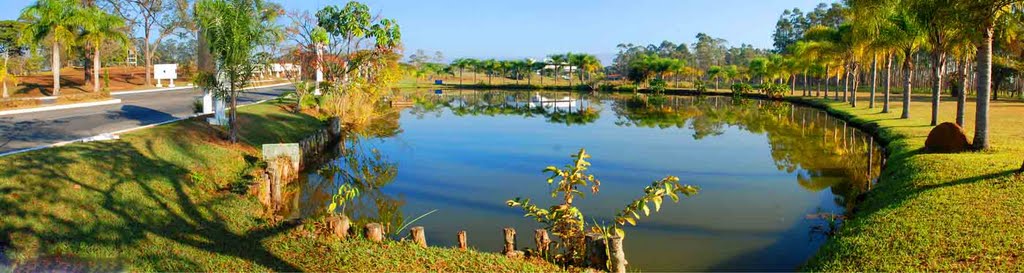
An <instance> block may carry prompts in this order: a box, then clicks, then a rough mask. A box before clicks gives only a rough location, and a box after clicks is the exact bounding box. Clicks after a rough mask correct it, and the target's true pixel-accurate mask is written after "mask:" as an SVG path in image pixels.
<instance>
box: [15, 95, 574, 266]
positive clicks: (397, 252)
mask: <svg viewBox="0 0 1024 273" xmlns="http://www.w3.org/2000/svg"><path fill="white" fill-rule="evenodd" d="M240 118H241V122H242V126H243V127H242V128H243V130H242V140H243V143H239V144H231V143H227V142H225V141H223V140H221V139H222V138H221V137H220V135H221V134H223V132H222V131H220V130H219V129H216V128H213V127H210V126H208V125H206V124H205V123H203V122H201V121H192V120H188V121H182V122H177V123H172V124H168V125H164V126H158V127H155V128H151V129H145V130H140V131H136V132H133V133H130V134H126V135H123V136H122V139H121V140H118V141H110V142H94V143H78V144H72V145H68V146H63V147H57V148H51V149H45V150H40V151H34V152H28V153H23V154H18V155H14V156H9V157H4V158H0V166H3V168H0V216H2V217H0V219H2V220H0V271H2V267H3V264H5V263H13V264H16V265H17V268H16V269H17V270H27V271H51V270H57V269H64V270H67V269H68V268H70V269H72V271H79V270H81V271H245V272H252V271H364V272H366V271H480V270H485V271H492V270H493V271H551V270H554V269H555V268H553V267H552V266H551V265H548V264H545V263H533V262H522V261H511V260H507V259H505V258H503V257H501V256H499V255H497V254H487V253H478V252H472V251H471V252H460V251H457V250H451V249H445V248H433V247H432V248H427V249H416V248H414V247H413V246H410V245H407V244H401V243H388V244H386V245H383V246H378V245H369V243H367V242H365V241H362V240H351V241H346V242H336V241H330V240H327V239H322V238H318V237H311V236H309V235H310V234H309V233H308V232H307V230H309V229H310V227H308V226H294V225H288V224H275V223H271V222H268V221H266V220H264V219H265V218H264V217H261V215H263V211H262V207H261V205H260V204H259V202H258V201H257V200H256V199H255V198H253V197H250V196H245V195H239V194H236V193H232V191H231V190H232V189H237V188H239V187H238V185H240V184H244V182H245V181H246V180H247V177H246V175H247V174H248V173H249V170H250V165H251V164H253V163H252V162H253V158H256V157H258V153H259V151H258V149H256V148H255V147H257V145H260V144H263V143H271V142H293V141H296V140H298V139H300V138H302V137H303V136H305V135H307V134H309V133H310V132H312V131H314V130H316V129H319V128H321V126H322V123H321V122H320V121H318V120H316V119H315V118H312V117H310V116H306V115H299V114H292V113H289V112H287V111H284V109H282V108H281V107H280V106H279V105H275V104H261V105H255V106H250V107H245V108H242V109H241V111H240Z"/></svg>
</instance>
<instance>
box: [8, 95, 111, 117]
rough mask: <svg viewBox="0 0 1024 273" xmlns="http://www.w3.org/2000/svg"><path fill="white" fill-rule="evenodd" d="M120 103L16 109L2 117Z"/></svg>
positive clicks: (108, 103) (107, 102) (105, 102)
mask: <svg viewBox="0 0 1024 273" xmlns="http://www.w3.org/2000/svg"><path fill="white" fill-rule="evenodd" d="M120 103H121V99H112V100H105V101H96V102H85V103H75V104H64V105H54V106H45V107H35V108H26V109H15V110H7V111H0V116H9V115H17V114H26V113H35V112H45V111H54V110H66V109H74V108H83V107H93V106H102V105H111V104H120Z"/></svg>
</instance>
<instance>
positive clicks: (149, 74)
mask: <svg viewBox="0 0 1024 273" xmlns="http://www.w3.org/2000/svg"><path fill="white" fill-rule="evenodd" d="M146 21H147V23H145V24H144V26H149V23H148V21H149V19H148V18H147V19H146ZM145 34H146V35H145V36H146V40H145V41H143V42H142V43H143V44H145V47H144V48H145V50H146V52H145V55H146V56H145V58H146V86H150V85H152V83H153V66H152V62H153V50H152V49H150V45H149V38H150V30H149V28H148V27H147V28H146V33H145Z"/></svg>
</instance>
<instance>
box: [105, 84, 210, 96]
mask: <svg viewBox="0 0 1024 273" xmlns="http://www.w3.org/2000/svg"><path fill="white" fill-rule="evenodd" d="M192 88H195V86H181V87H168V88H158V89H146V90H136V91H119V92H110V95H111V96H117V95H132V94H143V93H153V92H163V91H175V90H184V89H192Z"/></svg>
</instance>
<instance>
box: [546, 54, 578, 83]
mask: <svg viewBox="0 0 1024 273" xmlns="http://www.w3.org/2000/svg"><path fill="white" fill-rule="evenodd" d="M566 57H567V56H565V55H562V54H551V55H548V58H550V59H551V65H552V66H554V67H555V70H554V75H555V85H558V72H559V71H560V70H562V66H564V65H565V62H566V61H568V60H567V58H566ZM571 78H572V77H570V79H571Z"/></svg>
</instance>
